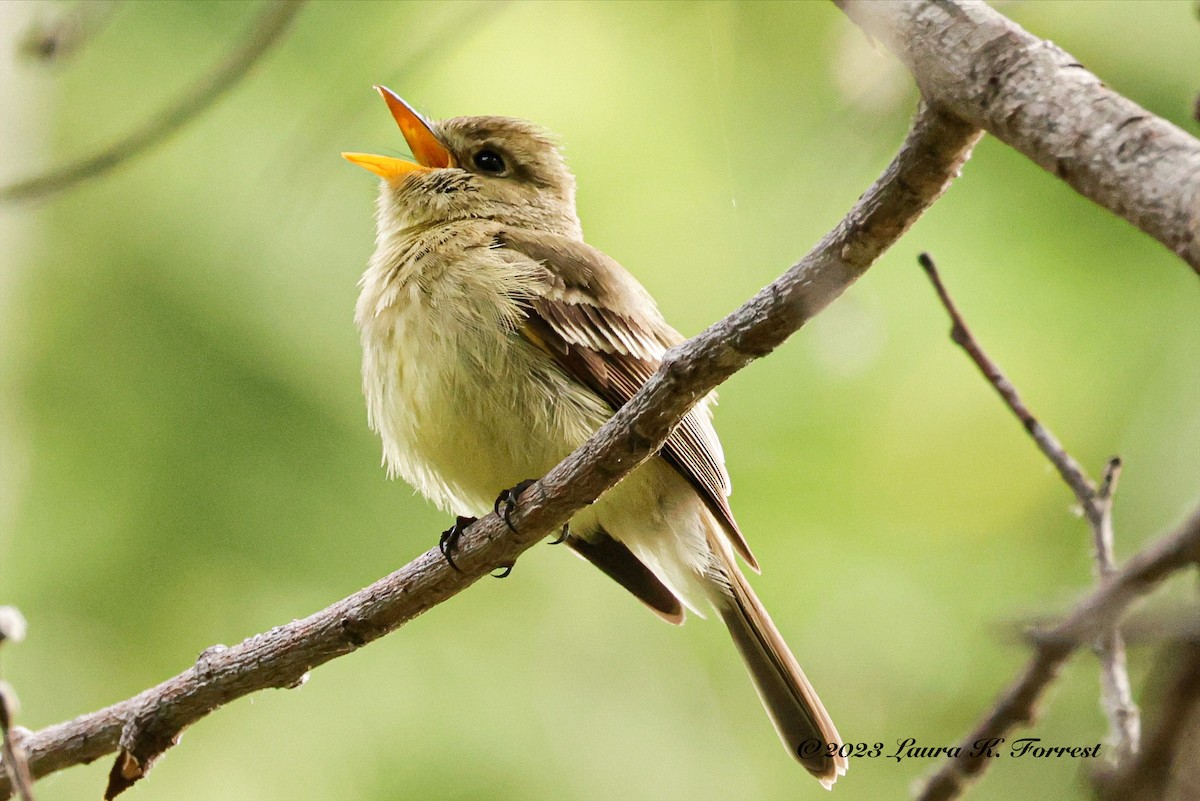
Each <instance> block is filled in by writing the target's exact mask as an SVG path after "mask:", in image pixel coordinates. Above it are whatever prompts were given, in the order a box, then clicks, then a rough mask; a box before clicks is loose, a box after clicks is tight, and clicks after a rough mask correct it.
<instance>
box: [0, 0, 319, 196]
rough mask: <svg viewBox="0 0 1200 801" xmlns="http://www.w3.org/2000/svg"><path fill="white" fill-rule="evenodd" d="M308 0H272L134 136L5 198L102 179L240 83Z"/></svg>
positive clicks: (4, 191)
mask: <svg viewBox="0 0 1200 801" xmlns="http://www.w3.org/2000/svg"><path fill="white" fill-rule="evenodd" d="M303 5H304V0H269V2H268V3H267V5H266V8H265V9H264V10H263V12H262V13H261V15H260V16H259V18H258V20H257V22H255V24H254V25H253V27H252V28H251V30H250V32H249V33H248V34H247V35H246V38H245V39H244V40H242V42H240V43H239V44H238V45H237V46H236V47H234V48H233V49H232V50H231V51H230V52H229V54H228V55H227V56H226V57H225V59H224V60H223V61H222V62H221V63H220V64H218V65H217V66H216V68H214V69H213V70H212V71H211V72H209V73H208V74H206V75H204V76H203V77H202V78H201V79H200V80H199V81H197V82H196V84H195V85H194V86H192V87H191V88H190V89H189V90H188V91H186V92H184V93H183V95H182V96H180V98H179V99H178V100H177V101H176V102H175V103H173V104H172V105H170V106H168V107H167V108H166V109H164V110H163V111H161V112H160V113H159V114H157V115H155V116H154V117H152V118H150V120H149V121H148V122H147V123H146V124H145V125H144V126H143V127H142V128H139V129H138V130H136V131H134V132H133V133H131V134H129V136H127V137H125V138H124V139H122V140H120V141H118V142H116V143H115V144H112V145H110V146H109V147H106V148H104V149H103V150H101V151H100V152H98V153H96V154H94V155H91V156H88V157H86V158H83V159H80V160H79V161H76V162H74V163H71V164H66V165H63V166H62V167H57V168H55V169H52V170H50V171H49V172H47V173H45V174H43V175H38V176H35V177H33V178H28V179H25V180H23V181H17V182H16V183H13V184H9V185H8V186H2V187H0V202H2V201H9V202H11V201H24V200H34V199H37V198H40V197H45V196H46V195H50V194H53V193H55V192H59V191H62V190H64V189H69V188H70V187H72V186H75V185H76V184H78V183H79V182H81V181H84V180H87V179H89V178H96V177H98V176H100V175H103V174H104V173H106V172H108V171H109V170H111V169H113V168H114V167H117V166H119V165H120V164H122V163H123V162H126V161H128V160H130V159H132V158H135V157H137V156H139V155H141V154H142V153H144V152H146V151H147V150H149V149H150V148H152V147H154V146H155V145H157V144H159V143H160V142H162V141H164V140H166V139H167V138H168V137H170V136H171V135H172V134H174V133H175V132H176V131H178V130H179V129H180V128H182V127H183V126H184V125H186V124H187V123H189V122H191V121H192V120H193V119H195V118H196V117H198V116H199V115H200V114H202V113H203V112H204V111H205V110H207V109H208V108H209V107H210V106H211V105H212V104H213V103H215V102H216V101H217V100H219V99H220V98H221V96H222V95H224V94H225V93H226V92H228V91H229V90H230V89H232V88H233V87H235V86H237V84H238V82H239V81H241V80H242V79H243V78H245V77H246V75H248V74H249V72H250V70H251V69H252V68H253V67H254V65H255V64H256V63H258V60H259V59H260V58H262V56H263V55H264V54H265V53H266V52H267V51H268V50H270V49H271V46H272V45H274V44H275V43H276V42H278V41H279V40H280V38H281V37H282V36H283V34H284V33H285V32H286V31H287V29H288V27H289V26H290V25H291V23H292V20H294V19H295V17H296V14H297V13H298V12H299V11H300V8H301V7H302V6H303Z"/></svg>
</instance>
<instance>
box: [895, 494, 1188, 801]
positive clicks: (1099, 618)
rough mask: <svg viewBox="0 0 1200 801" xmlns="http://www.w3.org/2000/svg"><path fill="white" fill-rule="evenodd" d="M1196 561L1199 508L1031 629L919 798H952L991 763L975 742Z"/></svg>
mask: <svg viewBox="0 0 1200 801" xmlns="http://www.w3.org/2000/svg"><path fill="white" fill-rule="evenodd" d="M1197 562H1200V508H1197V509H1195V510H1194V511H1193V512H1192V514H1191V516H1190V517H1189V518H1188V519H1187V520H1185V521H1184V522H1183V523H1182V524H1181V525H1180V526H1179V527H1178V528H1176V529H1175V530H1174V531H1172V532H1171V533H1170V534H1168V535H1167V536H1165V537H1163V538H1162V539H1159V540H1158V541H1156V542H1154V543H1152V544H1151V545H1149V546H1147V547H1146V548H1144V549H1143V550H1141V551H1139V552H1138V553H1137V554H1135V555H1134V556H1133V558H1131V559H1130V560H1129V561H1128V562H1127V563H1126V565H1125V567H1124V568H1123V569H1122V570H1119V571H1117V572H1116V573H1114V574H1113V576H1112V579H1111V580H1110V581H1108V582H1107V583H1105V584H1102V585H1101V586H1100V588H1099V589H1097V590H1095V591H1093V592H1092V594H1091V595H1089V596H1087V597H1086V598H1085V599H1084V600H1083V601H1081V602H1080V603H1078V604H1077V605H1076V606H1075V608H1074V609H1073V610H1072V611H1071V614H1070V615H1068V616H1067V617H1066V619H1065V620H1063V621H1062V622H1061V623H1059V624H1058V625H1056V626H1054V627H1053V628H1051V629H1049V630H1046V631H1043V632H1035V633H1034V635H1033V639H1034V642H1035V646H1036V651H1035V653H1034V655H1033V658H1032V659H1031V660H1030V661H1029V662H1028V664H1026V666H1025V668H1024V670H1023V671H1022V672H1021V676H1020V677H1019V678H1018V679H1017V680H1016V681H1015V682H1013V684H1012V685H1010V686H1009V687H1008V689H1007V690H1005V691H1004V693H1003V694H1002V695H1001V696H1000V698H999V700H998V701H997V702H996V705H995V706H994V707H993V708H992V710H991V711H989V712H988V714H987V715H986V716H985V717H984V719H983V720H982V721H980V722H979V724H978V725H977V726H976V727H975V728H974V729H973V730H972V731H971V733H970V734H968V735H967V736H966V737H964V738H963V739H962V740H961V741H960V742H959V743H958V746H959V748H960V749H961V752H960V753H959V755H958V756H956V757H954V758H952V759H950V760H947V761H946V762H945V763H943V764H942V766H941V767H940V768H938V770H937V771H936V772H935V773H934V774H933V776H931V777H930V779H929V781H928V782H927V783H926V784H925V786H924V787H923V788H922V790H921V791H920V793H918V795H917V798H918V799H919V801H948V799H952V798H957V797H958V796H959V795H961V794H962V792H963V791H964V790H965V789H966V788H967V786H968V785H969V784H970V782H971V781H973V780H974V779H976V778H978V777H979V776H980V775H981V774H982V773H983V771H985V770H986V769H987V767H988V766H989V765H990V764H991V760H990V759H989V758H988V757H989V755H988V753H987V751H986V750H981V749H978V748H976V745H975V744H976V743H980V742H984V743H986V742H987V741H989V740H992V739H993V738H997V737H1003V736H1004V735H1005V733H1006V732H1008V731H1009V730H1011V729H1012V728H1013V727H1014V726H1016V725H1018V724H1020V723H1025V722H1029V721H1031V720H1032V719H1033V717H1034V714H1035V709H1034V706H1035V705H1036V704H1037V702H1038V700H1039V699H1040V698H1041V697H1042V694H1043V693H1044V692H1045V691H1046V689H1047V688H1048V687H1049V686H1050V684H1051V683H1052V682H1053V681H1054V679H1055V678H1057V676H1058V672H1059V670H1060V669H1061V668H1062V666H1063V665H1064V664H1065V663H1066V661H1067V659H1068V658H1069V657H1070V656H1071V654H1073V653H1074V652H1075V651H1076V650H1077V649H1079V648H1081V647H1083V646H1085V645H1088V644H1090V643H1093V642H1095V641H1096V639H1097V638H1099V637H1100V636H1102V635H1103V634H1104V632H1106V631H1109V630H1111V629H1112V628H1113V627H1114V626H1116V625H1117V624H1119V623H1120V621H1121V618H1122V616H1123V615H1124V614H1125V612H1126V610H1127V609H1128V608H1129V606H1130V605H1131V604H1132V603H1133V602H1134V601H1136V600H1138V599H1139V598H1141V597H1143V596H1144V595H1147V594H1148V593H1150V592H1151V591H1153V590H1154V589H1155V588H1157V587H1158V586H1159V585H1160V584H1161V583H1162V582H1163V580H1164V579H1166V578H1167V577H1168V576H1170V575H1171V574H1173V573H1175V572H1177V571H1180V570H1184V569H1187V568H1191V567H1195V566H1196V564H1197Z"/></svg>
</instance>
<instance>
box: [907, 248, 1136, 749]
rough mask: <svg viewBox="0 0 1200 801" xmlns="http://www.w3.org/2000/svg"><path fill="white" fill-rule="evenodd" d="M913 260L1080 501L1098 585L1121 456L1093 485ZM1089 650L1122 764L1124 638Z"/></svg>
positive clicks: (1128, 737) (1132, 707) (1127, 698)
mask: <svg viewBox="0 0 1200 801" xmlns="http://www.w3.org/2000/svg"><path fill="white" fill-rule="evenodd" d="M918 261H919V262H920V264H921V267H922V268H923V269H924V270H925V273H926V274H927V275H928V276H929V280H930V281H931V282H932V283H933V288H934V290H935V291H936V292H937V295H938V298H939V299H940V300H941V301H942V305H943V306H945V307H946V312H947V313H948V314H949V315H950V321H951V328H950V338H951V339H952V340H954V343H955V344H956V345H958V346H959V347H961V348H962V349H963V350H964V351H966V352H967V355H968V356H970V357H971V361H973V362H974V363H975V366H976V367H978V368H979V372H981V373H983V376H984V378H986V379H987V381H988V383H989V384H991V385H992V387H993V388H994V389H995V390H996V392H997V394H999V395H1000V397H1001V398H1002V399H1003V400H1004V404H1005V405H1006V406H1008V408H1009V409H1010V410H1011V411H1012V413H1013V414H1014V415H1015V416H1016V418H1017V419H1018V420H1020V421H1021V425H1023V426H1024V427H1025V430H1026V431H1028V432H1029V436H1031V437H1032V438H1033V441H1034V442H1036V443H1037V446H1038V448H1039V449H1040V450H1041V452H1042V453H1043V454H1045V456H1046V458H1047V459H1049V460H1050V463H1051V464H1053V465H1054V467H1055V468H1056V469H1057V470H1058V472H1059V475H1061V476H1062V478H1063V481H1064V482H1066V484H1067V486H1069V487H1070V488H1071V490H1072V492H1074V493H1075V498H1076V499H1077V500H1078V501H1079V505H1080V507H1081V508H1082V509H1083V514H1084V517H1085V518H1086V519H1087V521H1088V525H1089V526H1090V527H1091V529H1092V539H1093V543H1094V545H1095V558H1096V574H1097V577H1098V578H1099V581H1100V583H1101V585H1103V584H1104V583H1105V582H1107V581H1108V580H1109V578H1110V577H1111V576H1112V574H1113V573H1114V572H1116V562H1115V560H1114V558H1113V526H1112V496H1113V493H1114V492H1116V489H1117V478H1118V477H1119V476H1120V474H1121V460H1120V459H1119V458H1118V457H1115V456H1114V457H1113V458H1112V459H1110V460H1109V462H1108V465H1107V466H1106V467H1105V470H1104V480H1103V481H1102V482H1101V484H1100V486H1099V487H1097V486H1096V483H1095V482H1094V481H1092V480H1091V478H1089V477H1088V475H1087V473H1085V472H1084V469H1083V467H1082V466H1081V465H1080V464H1079V462H1077V461H1075V459H1073V458H1072V457H1071V454H1069V453H1067V450H1066V448H1064V447H1063V446H1062V443H1061V442H1059V441H1058V438H1057V437H1055V436H1054V434H1053V433H1052V432H1051V431H1050V429H1048V428H1046V426H1044V425H1043V424H1042V423H1041V421H1040V420H1038V419H1037V418H1036V417H1034V415H1033V412H1031V411H1030V410H1029V407H1028V406H1026V405H1025V402H1024V401H1023V400H1021V396H1020V395H1019V394H1018V393H1017V388H1016V387H1015V386H1013V384H1012V382H1011V381H1009V380H1008V378H1007V377H1006V376H1005V375H1004V373H1003V372H1001V370H1000V366H999V365H998V364H996V363H995V362H994V361H992V359H991V357H989V356H988V355H987V353H985V352H984V350H983V348H982V347H980V345H979V343H978V342H977V341H976V340H975V337H974V336H973V335H972V334H971V329H970V328H968V327H967V322H966V320H964V319H963V316H962V314H961V313H960V312H959V310H958V307H957V306H955V304H954V301H953V299H951V297H950V293H949V292H948V291H947V290H946V286H945V285H944V284H943V283H942V279H941V276H939V275H938V271H937V267H936V266H934V263H933V259H932V258H930V256H929V254H928V253H922V254H921V255H920V257H918ZM1094 648H1095V651H1096V655H1097V656H1098V657H1099V658H1100V687H1101V698H1102V699H1103V706H1104V713H1105V715H1106V716H1107V717H1108V725H1109V732H1110V736H1111V738H1112V741H1113V742H1114V743H1115V744H1116V746H1117V753H1116V761H1117V762H1118V763H1121V762H1124V761H1126V760H1127V759H1128V758H1129V757H1130V756H1131V755H1132V754H1134V753H1136V752H1137V750H1138V740H1139V739H1140V737H1141V720H1140V717H1139V714H1138V708H1137V704H1135V703H1134V701H1133V690H1132V689H1131V688H1130V685H1129V671H1128V670H1127V669H1126V667H1125V641H1124V639H1123V638H1122V637H1121V633H1120V632H1119V631H1118V630H1117V629H1116V627H1115V626H1114V627H1113V628H1112V629H1111V630H1110V631H1107V632H1105V633H1104V635H1103V636H1101V637H1100V638H1099V639H1098V640H1097V641H1096V643H1095V645H1094Z"/></svg>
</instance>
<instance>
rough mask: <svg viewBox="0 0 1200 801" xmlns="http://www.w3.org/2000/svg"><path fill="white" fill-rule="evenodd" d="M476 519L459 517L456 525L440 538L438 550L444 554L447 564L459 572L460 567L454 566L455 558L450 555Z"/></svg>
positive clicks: (444, 532) (455, 522)
mask: <svg viewBox="0 0 1200 801" xmlns="http://www.w3.org/2000/svg"><path fill="white" fill-rule="evenodd" d="M475 520H476V518H474V517H463V516H462V515H459V516H458V518H457V519H455V521H454V525H453V526H451V527H450V528H448V529H446V530H445V531H443V532H442V536H441V537H440V538H438V550H439V551H441V552H442V556H444V557H446V563H447V564H448V565H450V567H452V568H454V569H455V570H458V572H459V573H461V572H462V571H461V570H459V568H458V565H456V564H454V558H453V557H452V556H451V555H450V554H451V552H452V551H453V550H454V548H455V547H456V546H457V545H458V538H459V537H461V536H462V533H463V530H464V529H465V528H466V527H467V526H469V525H471V524H472V523H474V522H475Z"/></svg>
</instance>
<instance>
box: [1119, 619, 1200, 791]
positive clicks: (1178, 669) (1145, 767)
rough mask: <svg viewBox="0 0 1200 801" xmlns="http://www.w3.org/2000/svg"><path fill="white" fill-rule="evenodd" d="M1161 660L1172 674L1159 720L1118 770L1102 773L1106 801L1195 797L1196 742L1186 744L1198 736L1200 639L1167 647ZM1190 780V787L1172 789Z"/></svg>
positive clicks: (1161, 700)
mask: <svg viewBox="0 0 1200 801" xmlns="http://www.w3.org/2000/svg"><path fill="white" fill-rule="evenodd" d="M1161 662H1162V663H1163V664H1164V666H1166V667H1167V669H1168V670H1169V671H1170V673H1171V674H1172V675H1171V676H1170V678H1169V683H1168V685H1167V687H1166V691H1165V692H1163V694H1162V697H1161V698H1160V699H1159V703H1158V714H1157V719H1156V723H1155V725H1154V726H1153V727H1152V728H1151V730H1150V733H1149V735H1148V736H1147V738H1146V747H1145V748H1144V749H1142V751H1141V752H1140V753H1138V754H1137V755H1136V756H1135V757H1134V758H1133V759H1131V760H1129V761H1128V762H1127V763H1125V764H1124V765H1122V766H1121V768H1120V769H1118V770H1117V771H1116V772H1115V773H1113V774H1111V775H1106V776H1100V777H1098V778H1099V782H1098V784H1099V790H1100V797H1101V798H1102V799H1104V800H1105V801H1150V800H1151V799H1154V801H1159V800H1160V799H1166V798H1180V799H1182V798H1194V797H1195V795H1196V791H1197V790H1200V786H1197V781H1198V779H1200V771H1197V767H1196V760H1195V750H1194V746H1193V747H1191V748H1189V747H1188V740H1189V738H1190V739H1191V740H1192V741H1193V742H1195V740H1196V739H1197V738H1198V737H1200V643H1198V642H1194V641H1192V642H1179V643H1175V644H1173V645H1171V646H1168V647H1167V648H1166V649H1164V655H1163V657H1162V659H1161ZM1187 784H1190V785H1191V789H1190V792H1189V791H1188V790H1184V789H1183V788H1181V787H1176V788H1172V785H1187ZM1172 790H1174V791H1175V792H1172Z"/></svg>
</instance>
